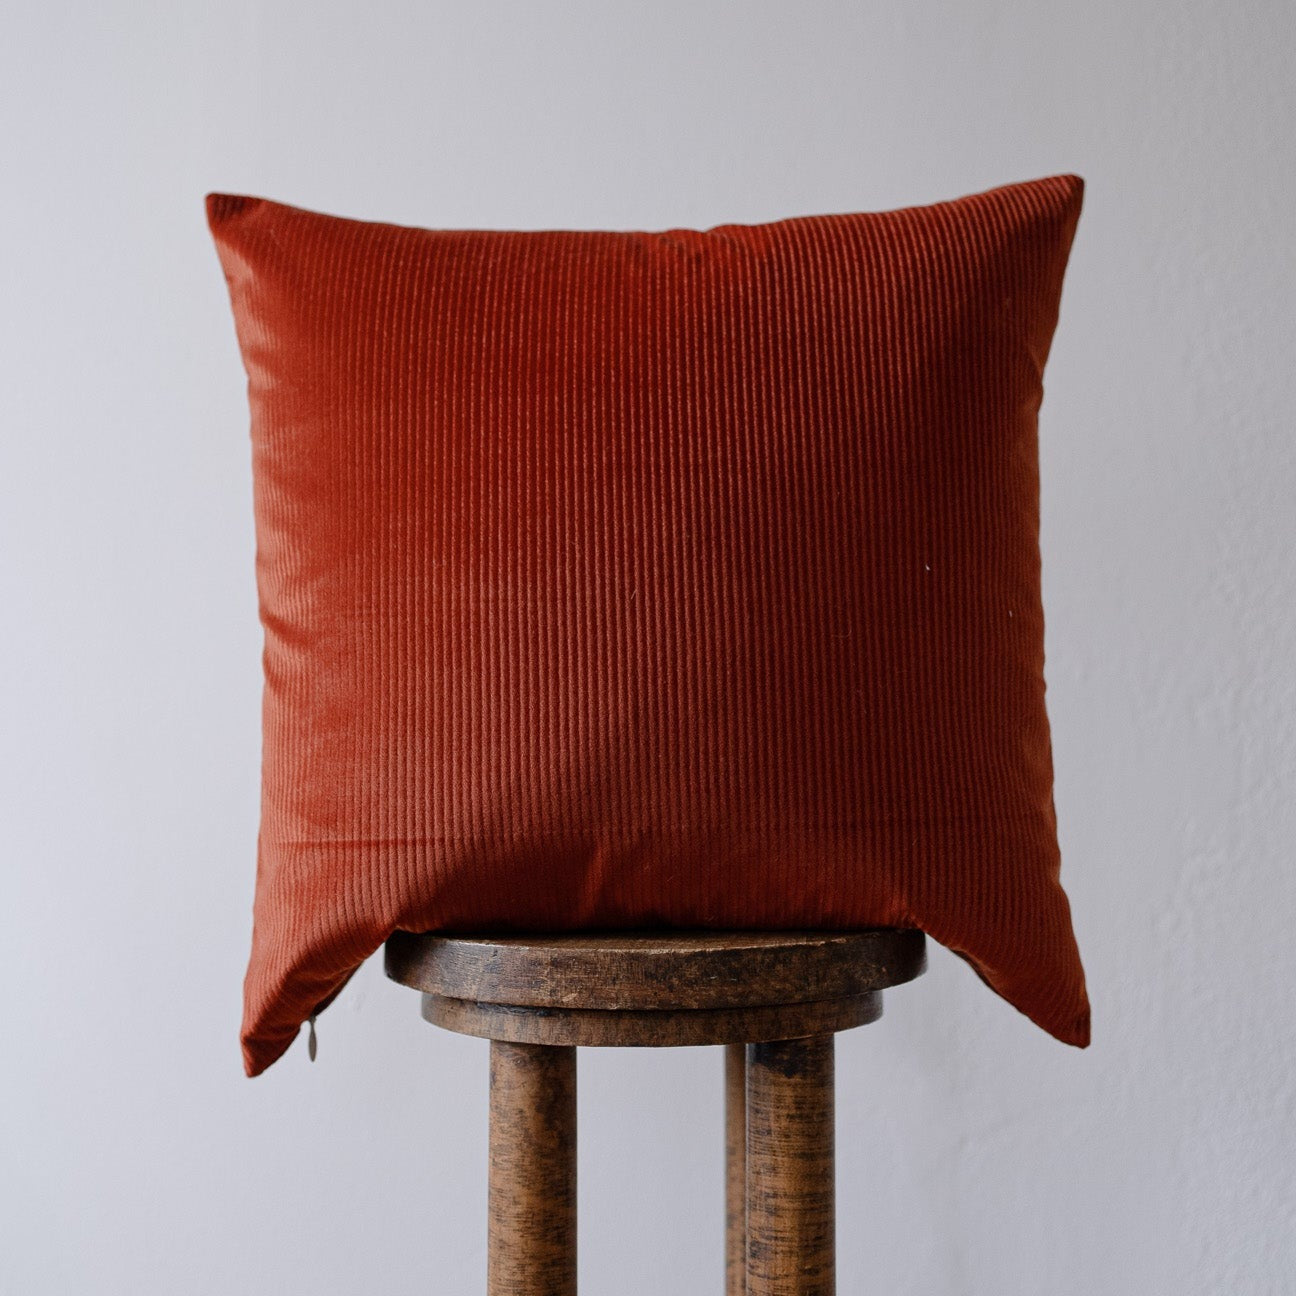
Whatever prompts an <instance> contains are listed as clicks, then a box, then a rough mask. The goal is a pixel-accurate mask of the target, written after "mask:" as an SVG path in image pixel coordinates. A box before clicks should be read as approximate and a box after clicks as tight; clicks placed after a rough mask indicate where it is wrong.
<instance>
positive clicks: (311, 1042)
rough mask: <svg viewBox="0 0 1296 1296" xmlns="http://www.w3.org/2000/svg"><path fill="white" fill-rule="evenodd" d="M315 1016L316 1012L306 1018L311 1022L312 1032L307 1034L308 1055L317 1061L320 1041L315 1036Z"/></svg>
mask: <svg viewBox="0 0 1296 1296" xmlns="http://www.w3.org/2000/svg"><path fill="white" fill-rule="evenodd" d="M315 1017H316V1014H315V1013H311V1015H310V1016H309V1017H308V1018H307V1019H306V1020H307V1021H308V1022H310V1033H309V1034H308V1035H307V1036H306V1056H307V1057H309V1058H310V1060H311V1061H312V1062H314V1061H315V1054H316V1053H318V1052H319V1041H318V1040H317V1039H316V1038H315Z"/></svg>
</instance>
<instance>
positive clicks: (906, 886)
mask: <svg viewBox="0 0 1296 1296" xmlns="http://www.w3.org/2000/svg"><path fill="white" fill-rule="evenodd" d="M1082 188H1083V185H1082V181H1081V180H1080V179H1079V178H1078V177H1077V176H1072V175H1056V176H1050V177H1047V178H1044V179H1040V180H1035V181H1031V182H1029V183H1023V184H1013V185H1008V186H1005V187H1002V188H998V189H993V190H991V191H989V192H986V193H980V194H975V195H972V196H969V197H964V198H959V199H957V200H955V201H952V202H944V203H937V204H934V205H931V206H925V207H913V208H908V209H905V210H900V211H889V212H861V213H848V214H836V215H814V216H796V217H792V218H791V219H787V220H779V221H774V222H772V223H768V224H757V225H719V226H716V227H715V228H712V229H708V230H691V229H670V230H664V231H655V232H645V231H617V232H614V231H605V230H594V231H579V230H539V231H516V230H430V229H416V228H409V227H402V226H398V225H389V224H378V223H372V222H365V221H357V220H347V219H342V218H340V217H336V216H329V215H323V214H320V213H316V212H312V211H306V210H302V209H300V208H297V207H291V206H286V205H284V204H282V203H277V202H270V201H267V200H265V199H262V198H251V197H241V196H235V195H231V194H211V195H209V196H208V198H207V212H208V219H209V223H210V226H211V229H212V232H213V234H214V237H215V240H216V245H217V248H218V250H219V254H220V259H221V263H222V265H223V267H224V272H225V276H226V279H227V281H228V285H229V291H230V296H231V299H232V303H233V310H234V318H235V322H236V326H237V332H238V339H239V344H240V348H241V351H242V356H243V360H244V364H245V367H246V370H247V375H248V395H249V401H250V405H251V422H252V446H253V472H254V487H255V509H256V533H257V581H258V590H259V596H260V607H261V618H262V622H263V624H264V630H265V654H264V665H265V694H264V748H263V799H262V812H261V830H260V837H259V849H258V864H257V876H256V894H255V900H254V909H253V936H252V955H251V961H250V965H249V967H248V971H247V978H246V982H245V987H244V994H245V999H244V1006H245V1016H244V1022H243V1028H242V1040H243V1050H244V1065H245V1068H246V1070H247V1072H248V1074H250V1075H255V1074H257V1073H259V1072H261V1071H263V1070H264V1069H265V1068H266V1067H267V1066H269V1065H270V1064H271V1063H272V1062H273V1061H274V1060H275V1059H276V1058H278V1057H279V1056H280V1055H281V1054H282V1053H283V1052H284V1050H285V1049H286V1048H287V1047H288V1045H289V1044H290V1042H291V1041H292V1039H293V1038H294V1036H295V1035H296V1033H297V1031H298V1028H299V1027H300V1025H301V1023H302V1022H303V1021H305V1019H306V1018H307V1017H308V1016H309V1015H311V1014H312V1013H314V1012H317V1011H319V1010H320V1009H321V1008H323V1007H325V1006H326V1005H327V1004H328V1003H330V1002H331V1001H332V1000H333V998H334V997H335V996H336V995H337V994H338V992H339V990H340V989H341V988H342V986H343V985H344V984H345V982H346V981H347V980H348V978H349V977H350V976H351V975H352V974H353V973H354V972H355V970H356V969H357V967H358V966H359V965H360V964H361V963H362V962H363V961H364V959H366V958H367V957H368V956H369V955H370V954H372V953H373V952H374V951H375V950H376V949H378V948H379V946H380V945H381V944H382V942H383V941H384V940H385V938H386V937H387V936H388V935H389V934H390V933H391V932H393V931H395V930H409V931H432V930H445V931H502V930H519V929H521V930H533V931H535V930H542V931H568V930H574V929H598V928H605V929H606V928H625V927H639V928H653V927H693V928H698V927H704V928H716V927H719V928H781V929H787V928H836V929H843V928H858V927H870V926H914V927H921V928H922V929H924V930H925V931H926V932H928V933H929V934H930V935H931V936H932V937H933V938H934V939H935V940H937V941H939V942H941V943H942V944H944V945H946V946H948V947H949V948H950V949H952V950H955V951H956V952H958V953H959V954H960V955H962V956H963V957H964V958H965V959H966V960H968V962H970V963H971V964H972V966H973V968H974V969H975V970H976V971H977V972H978V973H979V974H980V976H981V977H982V978H983V979H984V980H985V981H986V982H987V983H988V984H989V985H990V986H991V987H993V988H994V989H995V990H996V991H998V992H999V994H1001V995H1002V996H1003V997H1004V998H1005V999H1007V1000H1008V1001H1009V1002H1010V1003H1012V1004H1014V1005H1015V1006H1016V1007H1017V1008H1019V1009H1020V1010H1021V1011H1022V1012H1024V1013H1025V1014H1027V1015H1028V1016H1029V1017H1030V1018H1032V1019H1033V1020H1034V1021H1035V1022H1037V1023H1038V1024H1039V1025H1040V1026H1042V1027H1043V1028H1044V1029H1045V1030H1047V1031H1049V1032H1051V1033H1052V1034H1053V1035H1055V1036H1057V1037H1058V1038H1059V1039H1061V1040H1065V1041H1067V1042H1068V1043H1071V1044H1077V1045H1083V1044H1086V1043H1087V1042H1088V1039H1089V1008H1088V1003H1087V1000H1086V997H1085V986H1084V975H1083V972H1082V970H1081V964H1080V960H1079V955H1078V953H1077V950H1076V945H1075V939H1074V936H1073V934H1072V928H1071V920H1070V914H1069V909H1068V905H1067V900H1066V897H1065V895H1064V893H1063V891H1062V888H1061V886H1060V883H1059V856H1058V846H1057V834H1056V826H1055V819H1054V806H1053V771H1052V757H1051V749H1050V736H1049V726H1048V718H1047V714H1046V711H1045V702H1044V675H1043V664H1044V652H1043V642H1044V640H1043V615H1042V610H1041V603H1040V555H1039V480H1038V447H1037V413H1038V410H1039V406H1040V402H1041V398H1042V375H1043V370H1044V364H1045V359H1046V357H1047V356H1048V353H1049V348H1050V345H1051V342H1052V337H1053V332H1054V327H1055V324H1056V322H1057V316H1058V307H1059V300H1060V294H1061V287H1062V279H1063V272H1064V269H1065V266H1066V262H1067V258H1068V254H1069V251H1070V246H1071V241H1072V236H1073V234H1074V231H1075V226H1076V221H1077V218H1078V216H1079V212H1080V205H1081V194H1082Z"/></svg>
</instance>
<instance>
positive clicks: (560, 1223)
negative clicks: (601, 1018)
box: [486, 1043, 576, 1296]
mask: <svg viewBox="0 0 1296 1296" xmlns="http://www.w3.org/2000/svg"><path fill="white" fill-rule="evenodd" d="M488 1211H489V1254H488V1260H487V1280H486V1281H487V1291H488V1293H489V1296H576V1050H575V1049H572V1048H550V1047H546V1046H544V1045H534V1044H509V1043H493V1044H492V1045H491V1065H490V1188H489V1204H488Z"/></svg>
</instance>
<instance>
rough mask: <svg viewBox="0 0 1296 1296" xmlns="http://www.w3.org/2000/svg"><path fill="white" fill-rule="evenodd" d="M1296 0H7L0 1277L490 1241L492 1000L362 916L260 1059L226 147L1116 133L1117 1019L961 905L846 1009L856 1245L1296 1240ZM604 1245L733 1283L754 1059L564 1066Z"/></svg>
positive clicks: (775, 194) (389, 187) (820, 202)
mask: <svg viewBox="0 0 1296 1296" xmlns="http://www.w3.org/2000/svg"><path fill="white" fill-rule="evenodd" d="M1294 55H1296V22H1293V16H1292V12H1291V9H1290V7H1289V5H1287V4H1286V3H1283V2H1281V0H1241V2H1238V0H1233V2H1232V3H1225V2H1224V0H1211V2H1205V0H1187V2H1185V3H1176V4H1165V3H1147V2H1146V0H1135V2H1133V3H1131V2H1130V0H1120V2H1119V3H1116V2H1115V0H1095V2H1094V3H1090V4H1087V5H1076V4H1069V3H1067V4H1064V3H1060V0H1043V2H1039V3H1029V4H1028V3H1016V4H1010V3H1006V2H996V0H958V2H957V3H954V2H951V3H933V2H932V0H908V2H906V3H894V4H887V3H868V4H856V3H839V4H838V3H797V4H791V3H789V4H783V5H775V4H768V3H759V4H742V5H739V4H732V5H729V4H717V3H710V2H707V0H691V2H690V3H674V2H673V0H672V2H669V3H657V4H652V5H640V4H628V3H615V2H612V3H609V0H600V2H599V3H588V4H584V3H582V4H576V3H546V4H521V3H514V4H483V5H472V4H468V3H462V4H456V5H449V4H443V3H412V2H411V3H409V4H397V3H391V2H383V3H370V4H365V5H352V6H347V5H343V4H339V3H323V2H321V0H316V2H315V3H310V4H307V3H292V4H290V3H234V2H232V0H231V2H229V3H220V4H210V3H204V4H196V3H177V2H176V0H168V2H167V3H160V2H159V3H145V2H142V0H132V2H131V3H124V2H120V0H107V2H105V3H96V4H89V3H82V4H44V5H36V4H14V5H10V6H7V7H6V12H5V20H4V36H3V40H2V41H0V113H2V114H3V118H2V125H3V130H2V131H0V162H2V163H3V165H2V166H0V177H2V178H3V179H2V183H3V200H2V201H0V248H2V249H3V254H2V255H3V263H2V264H3V274H2V279H0V283H2V284H3V288H2V289H0V305H2V308H0V494H2V495H3V502H2V507H0V573H2V574H0V580H2V581H3V585H2V587H0V607H2V608H3V610H4V619H3V623H2V629H3V633H2V634H0V663H2V669H0V680H2V683H0V687H2V688H3V711H2V713H0V714H2V720H0V732H3V746H2V748H0V759H2V760H3V763H4V764H3V770H0V864H2V867H3V884H4V892H3V894H4V902H3V905H0V974H2V976H3V980H2V981H0V985H2V986H3V996H2V997H0V1292H3V1293H5V1294H6V1296H7V1294H9V1293H14V1294H16V1296H56V1294H58V1296H61V1294H63V1293H69V1292H78V1293H81V1292H84V1293H95V1294H102V1296H116V1294H118V1293H122V1294H125V1293H131V1296H153V1294H158V1296H161V1294H162V1293H167V1294H170V1293H203V1294H205V1293H213V1294H219V1296H226V1294H230V1296H242V1294H245V1293H271V1292H273V1293H277V1294H281V1296H290V1294H295V1293H301V1294H302V1296H307V1294H308V1293H309V1294H310V1296H341V1294H342V1293H359V1292H371V1291H376V1290H379V1289H383V1290H388V1291H397V1290H400V1291H411V1292H413V1291H427V1292H444V1293H449V1294H450V1296H458V1294H459V1293H464V1294H467V1293H471V1292H474V1291H479V1290H481V1282H482V1272H483V1245H484V1237H485V1230H484V1214H483V1204H484V1190H485V1180H484V1168H485V1151H486V1148H485V1082H486V1048H485V1045H483V1044H481V1043H479V1042H476V1041H472V1040H467V1039H461V1038H457V1037H454V1036H451V1035H447V1034H443V1033H440V1032H437V1031H434V1030H433V1029H431V1028H430V1027H426V1026H424V1025H422V1024H421V1023H420V1021H419V1020H418V1016H417V1005H416V1003H415V1001H414V997H413V996H412V995H411V994H410V993H408V992H406V991H403V990H400V989H398V988H396V987H394V986H390V985H388V984H387V983H386V982H385V981H384V980H383V978H382V976H381V970H380V968H379V967H378V966H377V964H376V963H372V964H371V965H370V966H368V967H367V968H366V969H365V970H364V971H363V972H362V973H361V974H360V975H359V976H358V977H357V978H356V980H355V981H354V982H353V983H352V984H351V986H350V987H348V989H347V990H346V992H345V993H344V995H343V997H342V998H341V999H340V1000H339V1002H338V1003H337V1004H336V1005H335V1006H334V1007H333V1008H331V1009H330V1010H329V1011H328V1013H327V1014H325V1016H324V1017H322V1018H321V1021H320V1057H319V1061H318V1063H317V1064H316V1065H314V1066H311V1065H310V1064H309V1063H308V1062H307V1060H306V1055H305V1049H304V1048H302V1047H300V1046H297V1047H294V1049H293V1050H292V1051H291V1052H290V1054H289V1055H288V1056H287V1057H286V1058H285V1059H284V1060H283V1061H282V1062H281V1063H280V1064H279V1065H277V1066H276V1067H275V1068H274V1069H273V1071H271V1072H270V1073H268V1074H267V1075H266V1076H264V1077H263V1078H261V1079H258V1080H256V1081H248V1080H246V1079H245V1078H244V1077H243V1075H242V1073H241V1070H240V1066H239V1058H238V1049H237V1044H236V1030H237V1025H238V1014H239V993H240V983H241V977H242V972H243V960H244V957H245V955H246V947H247V939H248V930H249V923H250V903H251V894H252V881H253V854H252V850H253V839H254V833H255V816H256V808H257V802H256V796H257V760H258V750H259V749H258V728H257V727H258V721H259V686H260V676H259V657H258V654H259V649H260V638H259V627H258V626H257V624H256V619H255V602H254V594H253V585H252V559H253V549H252V535H251V503H250V482H249V454H248V446H247V441H246V407H245V404H244V399H243V392H242V379H241V370H240V368H239V362H238V358H237V354H236V351H235V345H234V337H233V331H232V327H231V324H230V320H229V315H228V307H227V304H226V300H225V291H224V285H223V283H222V281H221V278H220V275H219V272H218V270H217V266H216V261H215V256H214V253H213V252H212V250H211V247H210V244H209V241H208V237H207V233H206V229H205V227H204V224H203V219H202V207H201V198H202V195H203V193H204V192H205V191H206V190H207V189H211V188H221V189H233V190H246V191H251V192H254V193H263V194H266V195H269V196H273V197H278V198H282V199H285V200H288V201H294V202H298V203H301V204H304V205H308V206H317V207H320V208H323V209H326V210H333V211H338V212H341V213H345V214H351V215H358V216H370V217H374V218H389V219H396V220H402V221H406V222H409V223H421V224H431V225H493V226H513V227H538V226H555V225H566V226H599V227H605V228H616V227H640V228H653V227H666V226H669V225H708V224H715V223H719V222H721V221H725V220H765V219H773V218H777V217H781V216H785V215H792V214H803V213H811V212H820V211H834V210H836V211H844V210H859V209H863V208H880V207H888V206H896V205H903V204H908V203H915V202H926V201H932V200H936V199H941V198H946V197H952V196H954V195H957V194H960V193H965V192H969V191H971V190H976V189H981V188H985V187H988V186H990V185H994V184H997V183H1001V182H1005V181H1009V180H1017V179H1025V178H1029V177H1032V176H1037V175H1043V174H1048V173H1050V172H1055V171H1061V170H1074V171H1078V172H1080V173H1081V174H1082V175H1084V176H1085V177H1086V178H1087V180H1088V185H1089V188H1088V194H1087V202H1086V210H1085V213H1084V216H1083V218H1082V221H1081V226H1080V231H1079V236H1078V239H1077V242H1076V245H1075V250H1074V256H1073V260H1072V266H1071V271H1070V276H1069V279H1068V284H1067V289H1066V294H1065V298H1064V302H1063V309H1062V318H1061V323H1060V327H1059V331H1058V335H1057V340H1056V344H1055V348H1054V355H1053V359H1052V361H1051V364H1050V369H1049V373H1048V381H1047V394H1046V399H1045V403H1044V409H1043V445H1042V453H1043V480H1044V510H1043V512H1044V524H1043V549H1044V576H1045V594H1046V606H1047V611H1048V679H1049V686H1050V687H1049V700H1050V707H1051V713H1052V718H1053V723H1054V729H1055V750H1056V763H1057V778H1058V809H1059V815H1060V819H1061V825H1062V837H1063V847H1064V855H1065V866H1064V880H1065V882H1066V885H1067V886H1068V888H1069V890H1070V894H1071V896H1072V899H1073V903H1074V909H1075V918H1076V925H1077V928H1078V931H1079V935H1080V939H1081V944H1082V947H1083V950H1084V954H1085V958H1086V963H1087V967H1088V971H1089V974H1090V977H1091V986H1092V997H1093V1005H1094V1044H1093V1047H1092V1048H1091V1049H1090V1050H1089V1051H1088V1052H1086V1053H1078V1052H1075V1051H1072V1050H1070V1049H1067V1048H1065V1047H1063V1046H1061V1045H1059V1044H1056V1043H1054V1042H1053V1041H1051V1040H1049V1039H1047V1038H1046V1037H1045V1036H1044V1035H1043V1034H1042V1033H1040V1032H1039V1031H1037V1030H1036V1029H1034V1028H1033V1027H1031V1026H1030V1025H1029V1023H1027V1022H1026V1021H1025V1019H1024V1018H1021V1017H1019V1016H1018V1015H1017V1014H1016V1013H1014V1012H1013V1011H1012V1010H1011V1009H1010V1008H1008V1007H1007V1006H1006V1005H1005V1004H1004V1003H1002V1002H1000V1001H999V1000H997V999H995V998H994V997H992V996H991V995H990V994H989V993H988V992H987V991H986V990H985V988H984V987H983V986H981V984H980V983H979V982H978V981H977V980H976V979H975V978H974V977H973V976H972V974H971V973H970V972H969V970H968V969H967V968H966V967H965V966H964V965H963V964H962V963H961V962H960V961H959V960H958V959H956V958H955V957H954V956H953V955H950V954H948V953H945V952H944V951H941V950H934V951H933V956H932V967H931V971H930V974H929V975H928V976H927V977H925V978H924V979H923V980H922V981H921V982H919V983H917V984H916V985H914V986H911V987H908V988H905V989H903V990H900V991H897V992H895V993H894V994H892V995H891V996H890V997H889V1000H888V1005H887V1016H886V1017H885V1019H884V1020H883V1021H882V1022H881V1023H880V1024H878V1025H876V1026H873V1027H869V1028H867V1029H865V1030H860V1031H857V1032H854V1033H852V1034H849V1035H847V1036H845V1037H843V1039H842V1040H841V1042H840V1045H839V1053H838V1097H839V1105H840V1112H839V1148H840V1168H839V1196H840V1202H839V1209H840V1234H841V1238H840V1250H841V1271H842V1281H841V1290H842V1292H843V1293H846V1294H849V1293H861V1294H862V1293H864V1292H873V1291H878V1292H883V1291H884V1292H889V1293H892V1294H893V1296H933V1294H940V1296H954V1294H956V1293H957V1294H967V1296H979V1294H981V1293H991V1292H993V1293H996V1294H998V1296H1012V1294H1015V1293H1021V1294H1022V1296H1026V1294H1028V1293H1029V1294H1030V1296H1036V1294H1037V1293H1050V1294H1051V1296H1064V1294H1069V1296H1128V1294H1130V1293H1138V1294H1140V1296H1141V1294H1143V1293H1174V1294H1175V1296H1214V1294H1216V1293H1285V1292H1292V1291H1296V1206H1294V1201H1296V1147H1294V1146H1293V1141H1294V1138H1296V1124H1294V1120H1293V1117H1294V1116H1296V1112H1294V1110H1293V1108H1294V1106H1296V1082H1294V1081H1293V1073H1294V1072H1296V1013H1294V1012H1293V997H1292V986H1293V984H1294V983H1296V952H1294V950H1293V943H1292V931H1293V928H1294V925H1296V884H1294V882H1293V868H1292V863H1293V861H1292V855H1293V850H1292V848H1293V840H1294V838H1296V814H1294V812H1293V787H1294V785H1296V730H1294V725H1293V714H1294V704H1296V686H1294V682H1293V681H1294V669H1293V664H1294V662H1296V562H1294V560H1293V553H1292V548H1293V544H1294V543H1296V507H1294V506H1293V494H1294V493H1296V453H1294V437H1293V408H1294V406H1296V377H1294V376H1293V375H1294V374H1296V364H1293V343H1294V342H1296V242H1294V231H1293V227H1292V210H1293V206H1294V205H1296V183H1294V182H1293V178H1292V162H1293V118H1294V114H1296V93H1294V92H1293V90H1292V85H1293V84H1296V82H1293V80H1292V78H1291V68H1292V66H1293V61H1294V60H1293V56H1294ZM581 1086H582V1095H581V1101H582V1116H583V1125H582V1137H583V1144H582V1149H581V1163H580V1169H581V1176H582V1179H581V1207H582V1211H583V1216H582V1245H583V1253H582V1261H581V1263H582V1279H583V1286H584V1290H587V1291H589V1292H591V1293H601V1292H608V1293H611V1292H616V1293H618V1294H619V1296H647V1294H648V1293H661V1292H666V1293H681V1294H687V1293H693V1292H702V1291H716V1290H719V1284H720V1275H721V1269H720V1253H719V1239H720V1236H721V1178H720V1152H721V1124H720V1096H721V1095H720V1057H719V1055H718V1054H717V1053H713V1052H710V1051H706V1050H681V1051H670V1052H662V1053H651V1052H641V1053H616V1052H611V1051H603V1052H599V1051H591V1052H589V1053H587V1054H585V1055H584V1056H583V1058H582V1062H581Z"/></svg>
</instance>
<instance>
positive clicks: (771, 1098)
mask: <svg viewBox="0 0 1296 1296" xmlns="http://www.w3.org/2000/svg"><path fill="white" fill-rule="evenodd" d="M746 1155H747V1290H746V1296H834V1293H835V1291H836V1284H837V1279H836V1268H837V1263H836V1236H835V1218H834V1216H835V1186H836V1185H835V1182H834V1148H833V1038H832V1036H831V1035H819V1036H814V1037H812V1038H808V1039H794V1040H780V1041H777V1042H775V1043H770V1044H749V1045H748V1046H747V1154H746Z"/></svg>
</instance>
